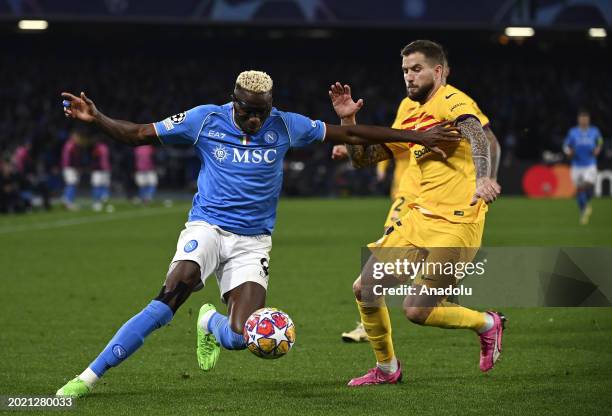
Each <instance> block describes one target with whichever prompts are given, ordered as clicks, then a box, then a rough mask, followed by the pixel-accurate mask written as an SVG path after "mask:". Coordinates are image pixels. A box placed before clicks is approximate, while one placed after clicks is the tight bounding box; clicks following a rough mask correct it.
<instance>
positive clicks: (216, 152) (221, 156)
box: [212, 144, 229, 162]
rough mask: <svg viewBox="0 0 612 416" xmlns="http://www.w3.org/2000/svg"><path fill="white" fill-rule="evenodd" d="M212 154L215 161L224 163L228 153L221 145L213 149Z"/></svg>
mask: <svg viewBox="0 0 612 416" xmlns="http://www.w3.org/2000/svg"><path fill="white" fill-rule="evenodd" d="M212 154H213V156H214V157H215V159H217V161H218V162H223V161H225V159H227V157H228V156H229V152H228V151H227V148H226V147H225V146H223V145H222V144H220V145H218V146H217V147H215V148H214V149H213V152H212Z"/></svg>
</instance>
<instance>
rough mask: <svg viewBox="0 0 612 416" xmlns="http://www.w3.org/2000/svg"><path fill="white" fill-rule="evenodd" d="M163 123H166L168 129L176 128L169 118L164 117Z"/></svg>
mask: <svg viewBox="0 0 612 416" xmlns="http://www.w3.org/2000/svg"><path fill="white" fill-rule="evenodd" d="M162 124H163V125H164V127H165V128H166V130H172V129H173V128H174V126H173V125H172V122H171V121H170V119H169V118H166V119H164V121H162Z"/></svg>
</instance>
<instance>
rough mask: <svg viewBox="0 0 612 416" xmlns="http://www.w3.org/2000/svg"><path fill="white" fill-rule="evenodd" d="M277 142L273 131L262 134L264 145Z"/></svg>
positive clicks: (276, 136)
mask: <svg viewBox="0 0 612 416" xmlns="http://www.w3.org/2000/svg"><path fill="white" fill-rule="evenodd" d="M277 140H278V135H277V134H276V132H274V131H267V132H266V133H265V134H264V141H265V142H266V143H269V144H272V143H276V141H277Z"/></svg>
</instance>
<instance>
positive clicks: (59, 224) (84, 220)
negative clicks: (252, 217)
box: [0, 207, 185, 234]
mask: <svg viewBox="0 0 612 416" xmlns="http://www.w3.org/2000/svg"><path fill="white" fill-rule="evenodd" d="M178 211H185V207H173V208H165V207H160V208H151V209H146V210H143V211H140V210H138V212H136V211H129V212H123V213H117V214H109V215H100V216H97V215H96V216H94V215H92V216H87V217H79V218H70V219H66V220H57V221H49V222H41V223H38V224H27V225H15V226H12V227H11V226H8V227H2V228H0V234H10V233H18V232H22V231H34V230H37V231H38V230H50V229H53V228H63V227H70V226H72V225H82V224H93V223H97V222H108V221H115V220H125V219H131V218H142V217H152V216H155V215H161V214H165V213H172V212H178Z"/></svg>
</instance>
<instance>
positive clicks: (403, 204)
mask: <svg viewBox="0 0 612 416" xmlns="http://www.w3.org/2000/svg"><path fill="white" fill-rule="evenodd" d="M408 211H410V202H409V201H408V200H407V199H406V197H403V196H399V197H397V198H396V199H395V201H393V203H392V204H391V208H390V209H389V213H388V214H387V219H386V220H385V228H389V227H391V226H392V225H393V224H395V223H396V222H397V221H398V220H399V219H400V218H402V217H403V216H404V215H406V214H407V213H408Z"/></svg>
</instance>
